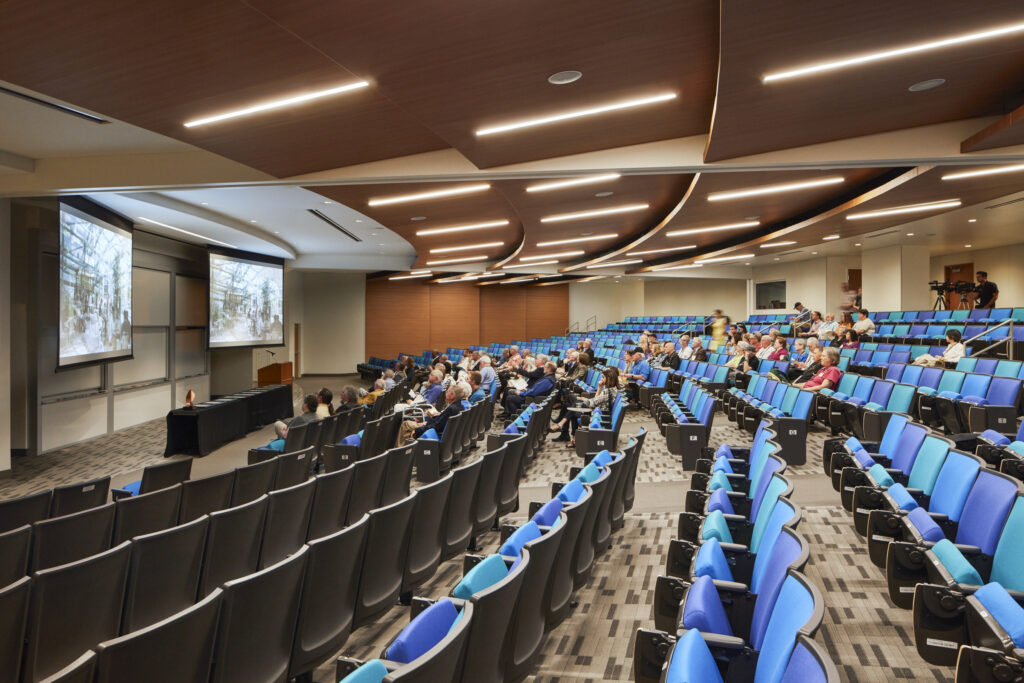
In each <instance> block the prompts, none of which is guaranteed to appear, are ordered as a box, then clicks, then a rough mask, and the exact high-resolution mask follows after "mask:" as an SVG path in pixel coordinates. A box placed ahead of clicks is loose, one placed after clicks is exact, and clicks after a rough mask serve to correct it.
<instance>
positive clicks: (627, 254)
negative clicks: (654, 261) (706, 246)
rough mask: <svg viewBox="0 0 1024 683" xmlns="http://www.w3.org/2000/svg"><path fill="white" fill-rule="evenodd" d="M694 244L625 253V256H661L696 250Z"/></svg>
mask: <svg viewBox="0 0 1024 683" xmlns="http://www.w3.org/2000/svg"><path fill="white" fill-rule="evenodd" d="M696 248H697V245H696V244H687V245H686V246H684V247H668V248H667V249H648V250H647V251H627V252H626V256H646V255H647V254H662V253H665V252H669V251H685V250H687V249H696Z"/></svg>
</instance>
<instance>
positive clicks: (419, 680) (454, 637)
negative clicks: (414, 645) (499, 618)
mask: <svg viewBox="0 0 1024 683" xmlns="http://www.w3.org/2000/svg"><path fill="white" fill-rule="evenodd" d="M474 618H475V615H474V613H473V604H472V603H463V606H462V614H461V615H460V617H459V619H458V621H456V622H455V623H454V624H452V627H451V629H450V630H449V631H448V633H447V634H445V636H444V638H442V639H441V641H440V642H439V643H437V645H435V646H434V647H432V648H430V649H429V650H427V651H426V652H424V653H423V654H422V655H420V656H419V657H417V658H416V659H414V660H413V661H411V662H409V663H408V664H403V665H400V666H398V667H396V668H395V670H394V671H392V672H391V673H390V674H388V675H387V676H385V677H384V683H436V682H437V681H458V680H460V679H461V678H462V670H463V663H464V662H465V659H466V644H467V642H468V641H469V630H470V629H471V628H472V627H473V619H474Z"/></svg>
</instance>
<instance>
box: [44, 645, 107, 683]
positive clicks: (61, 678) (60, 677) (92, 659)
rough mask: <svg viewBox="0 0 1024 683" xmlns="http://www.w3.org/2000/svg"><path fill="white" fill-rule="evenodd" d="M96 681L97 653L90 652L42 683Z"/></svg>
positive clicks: (83, 682) (87, 682)
mask: <svg viewBox="0 0 1024 683" xmlns="http://www.w3.org/2000/svg"><path fill="white" fill-rule="evenodd" d="M95 680H96V653H95V652H93V651H92V650H89V651H88V652H86V653H85V654H83V655H82V656H81V657H79V658H78V659H76V660H75V661H73V662H71V663H70V664H68V665H67V666H66V667H64V668H63V669H61V670H60V671H58V672H57V673H55V674H53V675H52V676H47V677H46V678H44V679H43V680H42V681H41V683H93V681H95Z"/></svg>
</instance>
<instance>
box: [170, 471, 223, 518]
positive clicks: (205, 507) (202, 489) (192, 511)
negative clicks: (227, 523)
mask: <svg viewBox="0 0 1024 683" xmlns="http://www.w3.org/2000/svg"><path fill="white" fill-rule="evenodd" d="M234 485H235V473H234V472H224V473H223V474H216V475H214V476H212V477H204V478H203V479H190V480H189V481H186V482H183V483H182V484H181V509H180V510H179V512H178V524H184V523H185V522H191V521H192V520H193V519H196V518H198V517H202V516H203V515H208V514H210V513H211V512H215V511H217V510H223V509H224V508H226V507H228V506H229V505H231V491H232V489H233V487H234Z"/></svg>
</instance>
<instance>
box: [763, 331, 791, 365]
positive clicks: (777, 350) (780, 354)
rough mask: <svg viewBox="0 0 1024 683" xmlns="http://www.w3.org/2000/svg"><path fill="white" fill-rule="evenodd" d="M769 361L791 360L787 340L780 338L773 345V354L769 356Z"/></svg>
mask: <svg viewBox="0 0 1024 683" xmlns="http://www.w3.org/2000/svg"><path fill="white" fill-rule="evenodd" d="M767 360H777V361H779V360H781V361H784V360H789V351H788V350H787V349H786V338H785V337H783V336H778V337H776V338H775V343H774V344H773V345H772V352H771V353H769V354H768V359H767Z"/></svg>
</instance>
